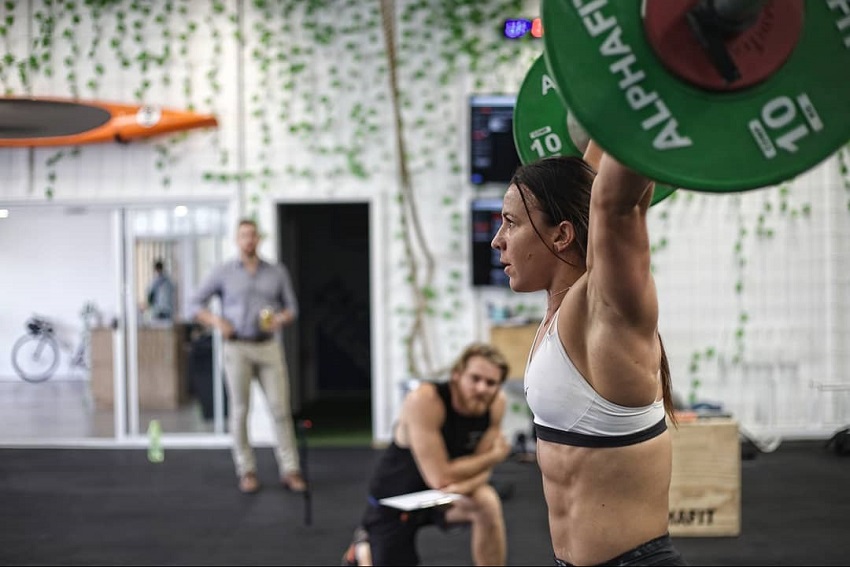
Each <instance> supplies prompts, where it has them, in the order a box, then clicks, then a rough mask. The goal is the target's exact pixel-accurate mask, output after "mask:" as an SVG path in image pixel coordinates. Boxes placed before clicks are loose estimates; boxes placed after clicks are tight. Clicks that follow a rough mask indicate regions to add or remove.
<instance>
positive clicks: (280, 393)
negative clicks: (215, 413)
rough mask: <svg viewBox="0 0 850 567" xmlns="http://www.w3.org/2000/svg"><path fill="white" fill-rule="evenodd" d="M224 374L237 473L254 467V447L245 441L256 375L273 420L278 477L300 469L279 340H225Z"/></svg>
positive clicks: (284, 366)
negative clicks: (253, 382) (257, 341)
mask: <svg viewBox="0 0 850 567" xmlns="http://www.w3.org/2000/svg"><path fill="white" fill-rule="evenodd" d="M224 374H225V376H224V378H225V383H226V384H227V395H228V406H229V411H230V434H231V435H232V437H233V446H232V452H233V463H234V464H235V465H236V474H237V475H239V476H241V475H243V474H245V473H248V472H256V470H257V464H256V460H255V458H254V450H253V448H252V447H251V444H250V441H249V440H248V412H249V411H250V409H251V408H250V403H251V382H252V380H253V379H254V378H255V377H256V378H258V379H259V382H260V387H261V388H262V390H263V393H264V394H265V397H266V401H267V402H268V405H269V410H270V411H271V414H272V418H273V419H274V432H275V440H276V447H275V453H274V454H275V459H276V460H277V466H278V471H279V473H280V475H281V477H282V476H284V475H286V474H288V473H291V472H296V471H299V470H300V468H301V467H300V464H299V462H298V447H297V445H296V442H295V432H294V429H293V424H292V409H291V406H290V403H289V374H288V373H287V370H286V359H285V354H284V351H283V347H282V346H281V344H280V342H279V340H278V339H272V340H269V341H265V342H261V343H249V342H240V341H225V343H224Z"/></svg>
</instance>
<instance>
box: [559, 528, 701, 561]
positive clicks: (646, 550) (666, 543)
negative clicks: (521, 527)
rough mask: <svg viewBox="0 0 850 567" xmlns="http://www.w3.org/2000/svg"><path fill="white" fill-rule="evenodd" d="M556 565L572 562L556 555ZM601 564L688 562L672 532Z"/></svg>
mask: <svg viewBox="0 0 850 567" xmlns="http://www.w3.org/2000/svg"><path fill="white" fill-rule="evenodd" d="M555 565H558V566H559V567H569V566H571V565H572V563H567V562H566V561H562V560H561V559H558V558H557V557H556V558H555ZM600 565H687V563H685V560H684V559H682V556H681V554H679V552H678V551H676V548H675V547H673V541H672V540H671V539H670V534H664V535H663V536H661V537H657V538H655V539H651V540H649V541H648V542H646V543H643V544H641V545H639V546H637V547H636V548H634V549H632V550H630V551H627V552H625V553H623V554H620V555H618V556H617V557H614V558H613V559H609V560H608V561H603V562H602V563H600Z"/></svg>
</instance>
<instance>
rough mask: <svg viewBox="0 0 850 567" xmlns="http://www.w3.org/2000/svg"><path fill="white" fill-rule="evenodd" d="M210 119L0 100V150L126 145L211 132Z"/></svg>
mask: <svg viewBox="0 0 850 567" xmlns="http://www.w3.org/2000/svg"><path fill="white" fill-rule="evenodd" d="M216 126H218V121H217V120H216V118H215V116H213V115H211V114H198V113H195V112H190V111H185V110H171V109H167V108H163V107H160V106H156V105H139V104H116V103H111V102H102V101H82V100H72V99H61V98H43V97H36V98H23V97H6V98H3V97H0V147H7V148H8V147H19V148H20V147H37V146H78V145H82V144H100V143H105V142H121V143H127V142H130V141H131V140H135V139H137V138H149V137H151V136H158V135H161V134H168V133H171V132H179V131H182V130H191V129H194V128H214V127H216Z"/></svg>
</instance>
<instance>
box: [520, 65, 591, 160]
mask: <svg viewBox="0 0 850 567" xmlns="http://www.w3.org/2000/svg"><path fill="white" fill-rule="evenodd" d="M513 129H514V145H515V146H516V150H517V154H519V159H520V160H521V161H522V163H524V164H525V163H531V162H533V161H535V160H538V159H540V158H542V157H547V156H559V155H560V156H578V157H581V155H582V152H581V151H579V149H578V148H577V147H576V145H575V143H573V141H572V138H571V137H570V132H569V129H568V128H567V109H566V108H565V107H564V104H563V103H562V102H561V97H560V95H559V94H558V92H557V90H556V88H555V82H554V81H553V80H552V79H551V78H550V76H549V74H548V72H547V71H546V61H545V60H544V59H543V55H540V57H538V58H537V59H535V61H534V63H533V64H532V65H531V68H530V69H529V70H528V73H527V74H526V75H525V78H524V79H523V81H522V85H520V88H519V92H518V93H517V97H516V104H515V106H514V120H513Z"/></svg>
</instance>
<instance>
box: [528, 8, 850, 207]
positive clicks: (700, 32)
mask: <svg viewBox="0 0 850 567" xmlns="http://www.w3.org/2000/svg"><path fill="white" fill-rule="evenodd" d="M541 19H542V22H543V30H544V33H543V42H544V52H543V56H542V59H543V61H544V62H545V69H535V66H534V65H533V66H532V70H531V72H529V76H531V75H532V73H542V74H544V75H545V76H547V77H549V78H551V79H550V80H551V81H552V82H553V84H554V86H555V88H554V89H552V90H551V92H550V91H547V92H546V93H539V96H537V97H536V98H537V100H534V101H533V102H531V101H532V99H534V98H535V97H533V96H532V95H530V94H527V93H524V92H523V91H524V90H525V88H526V82H528V83H529V85H531V84H532V79H530V78H529V77H526V81H524V82H523V89H521V91H520V95H518V97H517V107H516V112H515V117H514V123H515V143H516V145H517V151H518V153H519V155H520V158H521V160H526V159H536V158H534V154H533V153H531V152H534V151H537V150H539V149H540V148H541V147H543V148H545V145H546V140H545V138H543V136H544V135H543V134H540V135H539V140H540V142H539V145H537V146H535V147H531V146H532V145H534V143H535V142H536V141H537V139H538V138H535V139H534V140H532V141H531V142H529V141H528V140H525V142H524V143H520V142H519V141H518V140H517V138H516V136H517V135H518V134H517V132H519V134H522V135H524V136H527V137H528V138H531V134H532V133H534V132H536V131H537V130H536V129H537V128H545V127H547V126H548V127H550V128H551V131H550V132H549V133H556V134H557V135H558V136H559V137H561V138H562V139H561V142H562V144H563V146H562V147H563V148H566V149H564V150H559V151H558V152H553V151H551V150H550V149H549V148H546V151H547V152H550V154H551V153H559V152H561V151H564V152H570V151H577V150H578V148H576V147H570V146H569V143H572V146H575V143H574V142H572V141H570V142H569V143H568V140H567V138H569V136H565V131H566V130H567V126H566V124H567V123H566V121H561V122H557V124H556V117H555V116H554V114H553V113H554V112H555V110H553V108H554V104H553V103H552V102H551V101H553V100H556V99H554V98H552V97H553V93H556V94H555V96H557V97H560V99H561V101H560V102H561V106H562V107H563V108H562V110H563V112H564V113H565V116H566V117H567V118H569V117H570V115H571V116H572V117H573V119H574V121H575V122H577V123H578V124H581V126H582V127H583V128H584V129H585V130H586V131H587V132H588V135H589V136H590V137H591V138H593V139H594V140H595V141H596V142H597V143H598V144H599V145H600V147H602V148H603V149H604V150H605V151H606V152H608V153H610V154H611V155H613V156H614V157H615V158H617V159H618V160H619V161H621V162H622V163H624V164H626V165H628V166H629V167H631V168H632V169H634V170H636V171H639V172H641V173H643V174H644V175H646V176H648V177H650V178H652V179H654V180H656V181H657V182H658V183H659V184H665V185H669V186H670V187H681V188H687V189H689V190H697V191H708V192H736V191H747V190H750V189H757V188H760V187H767V186H770V185H776V184H779V183H781V182H783V181H786V180H789V179H791V178H793V177H795V176H796V175H798V174H800V173H803V172H805V171H807V170H808V169H811V168H812V167H814V166H815V165H817V164H818V163H820V162H821V161H823V160H825V159H826V158H828V157H830V156H831V155H833V154H834V153H835V152H836V151H838V149H839V148H841V146H842V145H844V144H845V143H847V141H848V140H850V0H809V1H805V0H687V1H680V2H670V1H669V0H642V1H641V2H637V1H621V0H617V1H609V0H542V1H541ZM535 65H538V63H535ZM541 80H542V79H541ZM529 88H531V87H530V86H529ZM536 94H538V93H536ZM544 99H545V104H544V102H543V101H544ZM535 105H537V106H538V107H539V110H538V109H535V108H536V107H535ZM544 106H545V110H544ZM567 109H568V110H567ZM538 112H539V113H541V120H542V119H543V118H546V116H547V113H548V116H550V117H551V118H546V121H545V122H544V121H541V122H540V126H537V127H536V128H535V126H534V125H535V124H536V123H537V122H536V120H537V119H536V117H535V118H534V119H532V118H530V117H528V116H526V114H534V113H538ZM557 120H560V118H557ZM562 124H563V125H562ZM541 132H542V130H541ZM553 143H554V142H553ZM552 147H554V146H552ZM538 153H539V152H538ZM538 157H539V156H538Z"/></svg>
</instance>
